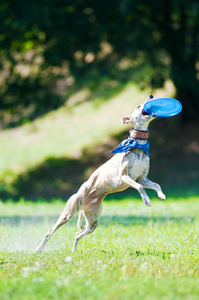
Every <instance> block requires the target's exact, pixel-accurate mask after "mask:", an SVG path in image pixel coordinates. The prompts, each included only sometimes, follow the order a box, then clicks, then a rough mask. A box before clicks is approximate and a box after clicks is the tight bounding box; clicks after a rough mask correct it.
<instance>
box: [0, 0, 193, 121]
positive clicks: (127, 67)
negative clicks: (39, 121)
mask: <svg viewBox="0 0 199 300" xmlns="http://www.w3.org/2000/svg"><path fill="white" fill-rule="evenodd" d="M198 18H199V4H198V1H197V0H191V1H185V0H184V1H183V0H182V1H179V0H171V1H164V0H161V1H158V3H156V2H154V1H150V0H143V1H141V2H140V1H129V0H124V1H119V0H116V1H114V2H113V3H111V4H110V5H107V2H106V1H100V2H96V1H92V0H87V1H83V0H77V1H71V0H65V1H61V0H58V1H54V0H49V1H45V0H44V1H35V0H34V1H32V0H30V1H28V2H27V1H25V0H20V1H14V0H13V1H11V0H8V1H4V2H3V3H2V2H1V4H0V20H1V27H0V40H1V46H0V54H1V66H2V70H3V71H2V74H1V98H2V99H1V102H0V103H1V104H0V108H1V109H2V110H3V111H9V112H10V113H15V114H16V112H17V113H18V114H19V115H21V117H23V118H24V117H27V118H31V117H34V116H35V115H38V114H41V113H43V111H46V110H50V109H54V108H57V107H59V106H60V105H61V104H63V102H64V100H65V99H63V97H61V94H62V92H63V91H68V90H70V88H71V85H73V84H75V86H76V89H78V88H79V86H81V85H82V84H84V85H87V87H89V88H91V89H92V86H93V83H94V85H95V84H98V85H100V83H101V79H102V78H103V79H105V80H107V81H110V80H115V81H116V83H117V82H127V81H129V80H133V81H134V82H138V83H139V85H140V86H141V87H142V88H144V87H146V86H150V87H152V88H155V87H160V86H162V85H163V83H164V82H165V80H166V79H168V78H171V79H172V80H173V82H174V84H175V86H176V88H177V96H178V97H179V100H180V101H181V102H182V103H183V105H184V108H185V109H184V111H183V114H184V118H185V119H186V120H188V119H190V118H192V119H193V118H194V117H195V118H196V117H197V115H196V111H197V110H198V105H199V104H198V98H197V95H198V93H199V90H198V86H199V85H198V47H197V45H198V42H199V23H198ZM112 88H113V87H112ZM113 89H114V88H113ZM24 108H26V110H25V111H24Z"/></svg>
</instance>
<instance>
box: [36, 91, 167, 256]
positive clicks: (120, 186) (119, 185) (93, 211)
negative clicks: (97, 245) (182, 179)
mask: <svg viewBox="0 0 199 300" xmlns="http://www.w3.org/2000/svg"><path fill="white" fill-rule="evenodd" d="M151 98H153V96H152V95H150V96H149V98H147V100H146V101H148V100H150V99H151ZM143 106H144V104H142V105H140V106H137V107H136V108H135V110H134V112H133V113H132V114H131V115H130V116H127V117H123V118H122V123H123V124H128V123H131V124H132V125H133V129H132V131H131V137H132V138H134V140H135V141H136V145H137V147H136V148H132V149H130V150H129V151H127V152H122V153H117V154H115V155H114V156H113V157H112V158H111V159H109V160H108V161H107V162H106V163H105V164H103V165H102V166H100V167H99V168H98V169H97V170H96V171H94V172H93V173H92V175H91V176H90V178H89V179H88V180H87V181H86V182H84V183H83V184H82V186H81V187H80V189H79V190H78V191H77V193H76V194H74V195H72V196H71V197H70V199H69V200H68V202H67V203H66V206H65V208H64V210H63V212H62V213H61V215H60V217H59V218H58V220H57V222H56V224H55V225H54V226H53V227H52V228H51V229H50V230H49V231H48V232H47V234H46V236H45V237H44V239H43V241H42V242H41V244H40V245H39V246H38V248H37V249H36V252H39V251H42V250H43V248H44V246H45V244H46V242H47V241H48V240H49V238H50V237H51V236H52V235H53V233H54V232H55V231H56V230H57V229H58V228H59V227H61V226H62V225H63V224H65V223H67V222H68V221H69V220H70V219H71V218H72V217H73V216H74V215H75V214H76V213H78V212H80V214H79V218H78V222H77V225H78V228H79V229H80V231H79V232H77V234H76V238H75V242H74V246H73V252H74V251H75V249H76V248H77V245H78V242H79V240H80V239H81V238H82V237H83V236H84V235H87V234H89V233H91V232H93V231H94V230H95V229H96V227H97V225H98V223H99V219H100V216H101V211H102V200H103V199H104V197H105V196H106V195H107V194H109V193H113V192H118V191H123V190H125V189H127V188H128V187H132V188H134V189H136V190H137V191H138V192H139V193H140V195H141V197H142V200H143V201H144V203H145V204H146V205H148V206H151V201H150V199H149V197H148V195H147V194H146V192H145V189H144V188H149V189H153V190H155V191H156V192H157V194H158V197H159V198H160V199H163V200H165V199H166V197H165V195H164V194H163V192H162V190H161V187H160V186H159V184H157V183H154V182H152V181H150V180H149V179H148V178H147V175H148V172H149V160H150V159H149V156H148V155H147V154H146V153H145V152H144V151H142V150H140V149H142V148H141V147H142V146H145V145H146V143H148V142H147V137H148V126H149V123H150V122H151V121H152V120H154V118H155V116H153V115H149V114H147V113H145V111H144V109H143ZM83 217H84V218H85V222H86V223H85V226H84V227H83V226H82V225H81V223H82V219H83Z"/></svg>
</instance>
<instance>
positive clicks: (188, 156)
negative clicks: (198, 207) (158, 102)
mask: <svg viewBox="0 0 199 300" xmlns="http://www.w3.org/2000/svg"><path fill="white" fill-rule="evenodd" d="M156 124H158V125H159V126H157V125H156ZM196 125H197V124H192V125H191V124H190V126H186V127H185V128H181V127H180V128H178V127H176V126H175V122H174V123H170V122H169V121H167V120H161V122H158V123H156V122H154V124H152V126H151V134H150V158H151V167H150V173H149V178H150V179H151V180H152V181H154V182H157V183H159V184H160V185H161V187H162V189H163V192H164V193H165V194H166V196H167V197H171V198H175V199H176V200H177V199H178V198H189V197H191V196H198V195H199V185H198V182H199V144H198V142H197V141H198V140H197V137H198V131H197V128H198V126H196ZM127 137H128V132H126V131H125V132H123V133H121V134H118V135H116V136H113V137H110V139H109V141H108V142H107V143H105V144H103V145H100V146H99V145H93V146H92V147H89V148H87V149H84V150H83V151H82V153H81V155H80V156H79V157H78V158H69V157H61V158H56V157H50V158H48V159H46V160H45V161H44V162H42V163H41V164H40V165H38V166H36V167H35V168H32V169H29V170H27V171H26V172H25V173H24V174H21V175H19V176H18V177H17V178H16V179H15V181H13V182H11V183H10V182H8V183H6V182H4V181H2V182H0V198H1V199H2V200H8V199H13V200H15V201H18V200H19V199H20V198H25V199H27V200H32V201H37V200H38V199H42V200H43V201H51V200H52V199H53V198H54V199H55V198H59V199H63V200H64V201H66V200H67V199H68V198H69V197H70V196H71V195H72V194H73V193H75V192H77V190H78V189H79V187H80V186H81V184H82V183H83V182H84V181H86V180H87V179H88V178H89V176H90V174H91V173H92V172H93V171H94V170H95V169H96V168H97V167H99V166H100V165H101V164H103V163H104V162H106V161H107V160H108V159H109V158H111V157H112V155H113V154H111V153H109V151H110V150H112V149H114V148H115V147H116V146H117V145H118V143H119V142H120V141H122V140H123V139H125V138H127ZM8 175H9V174H8ZM147 193H148V194H149V196H150V197H151V196H152V197H154V196H155V197H157V195H156V193H155V192H154V191H153V192H150V191H147ZM113 198H114V199H119V200H122V199H125V198H139V199H140V195H139V194H138V192H137V191H135V190H134V189H131V188H129V189H127V190H126V191H123V192H120V193H114V194H111V195H107V197H106V200H109V199H113Z"/></svg>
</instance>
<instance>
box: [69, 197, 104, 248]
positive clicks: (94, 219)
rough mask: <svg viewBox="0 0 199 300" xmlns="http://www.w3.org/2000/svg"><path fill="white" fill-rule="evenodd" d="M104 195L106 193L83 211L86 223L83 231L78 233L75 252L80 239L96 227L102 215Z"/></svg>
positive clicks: (74, 246)
mask: <svg viewBox="0 0 199 300" xmlns="http://www.w3.org/2000/svg"><path fill="white" fill-rule="evenodd" d="M104 197H105V196H104V195H103V196H100V197H99V198H98V199H97V202H95V203H91V204H89V205H88V207H86V208H85V210H83V211H82V213H83V215H84V217H85V221H86V225H85V227H84V228H83V229H82V230H81V231H79V232H77V233H76V238H75V242H74V245H73V252H74V251H75V250H76V249H77V246H78V243H79V241H80V239H81V238H83V236H85V235H87V234H90V233H92V232H93V231H94V230H95V229H96V227H97V225H98V223H99V219H100V216H101V212H102V200H103V199H104Z"/></svg>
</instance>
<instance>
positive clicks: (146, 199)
mask: <svg viewBox="0 0 199 300" xmlns="http://www.w3.org/2000/svg"><path fill="white" fill-rule="evenodd" d="M143 201H144V203H145V204H146V205H147V206H152V204H151V201H150V199H149V198H148V197H147V198H146V197H144V198H143Z"/></svg>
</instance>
